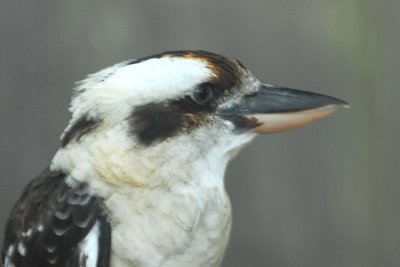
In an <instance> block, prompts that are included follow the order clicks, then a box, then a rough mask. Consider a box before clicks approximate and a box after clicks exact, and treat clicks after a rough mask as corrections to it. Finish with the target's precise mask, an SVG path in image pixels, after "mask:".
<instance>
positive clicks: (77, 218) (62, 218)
mask: <svg viewBox="0 0 400 267" xmlns="http://www.w3.org/2000/svg"><path fill="white" fill-rule="evenodd" d="M65 179H66V175H65V174H64V173H62V172H52V171H50V170H49V169H46V170H44V171H43V172H42V173H41V174H40V175H39V176H38V177H37V178H35V179H34V180H32V181H31V182H30V183H29V184H28V185H27V186H26V188H25V190H24V192H23V193H22V196H21V197H20V199H19V200H18V202H17V203H16V204H15V206H14V208H13V209H12V211H11V215H10V218H9V220H8V222H7V226H6V231H5V243H4V245H3V250H2V260H3V262H4V266H43V267H45V266H49V267H50V266H71V267H72V266H87V267H89V266H93V267H106V266H108V262H109V258H110V245H111V243H110V242H111V229H110V225H109V222H108V219H107V215H106V213H105V211H104V210H103V207H102V204H101V200H100V199H99V198H97V197H95V196H93V195H91V194H90V193H89V192H88V188H87V185H86V184H84V183H77V184H76V185H74V186H70V185H67V184H66V182H65Z"/></svg>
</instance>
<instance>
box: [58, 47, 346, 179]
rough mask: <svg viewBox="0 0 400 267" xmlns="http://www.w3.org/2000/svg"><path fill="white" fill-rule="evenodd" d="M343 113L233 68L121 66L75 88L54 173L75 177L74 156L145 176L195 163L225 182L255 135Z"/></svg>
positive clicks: (152, 63) (168, 62) (214, 64)
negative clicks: (101, 159)
mask: <svg viewBox="0 0 400 267" xmlns="http://www.w3.org/2000/svg"><path fill="white" fill-rule="evenodd" d="M346 105H347V104H346V102H344V101H342V100H339V99H337V98H333V97H329V96H324V95H320V94H316V93H311V92H306V91H300V90H294V89H288V88H283V87H277V86H273V85H269V84H264V83H261V82H260V81H258V80H257V79H256V78H255V77H254V76H253V75H252V74H251V73H250V71H248V70H247V69H246V68H245V67H244V66H243V65H242V64H241V63H240V62H239V61H238V60H234V59H229V58H226V57H223V56H220V55H217V54H213V53H209V52H204V51H174V52H165V53H162V54H158V55H154V56H150V57H146V58H142V59H137V60H132V61H127V62H122V63H120V64H117V65H114V66H112V67H110V68H107V69H105V70H102V71H100V72H98V73H95V74H93V75H90V76H89V77H88V78H87V79H86V80H84V81H82V82H81V83H80V84H79V86H78V87H77V88H76V89H75V91H74V95H73V99H72V103H71V107H70V111H71V112H72V118H71V121H70V123H69V125H68V127H67V128H66V130H65V131H64V133H63V135H62V148H61V149H60V151H59V152H58V153H57V155H56V157H55V159H54V160H53V165H52V166H53V168H57V167H58V168H64V169H67V170H69V171H73V170H74V169H76V167H77V165H79V164H83V163H82V161H83V160H82V159H80V160H77V159H76V155H78V154H79V155H83V154H86V155H87V157H88V158H91V159H90V160H89V159H88V161H94V160H93V158H96V156H93V155H94V154H96V153H101V154H103V156H104V160H108V161H112V160H111V159H112V158H113V157H114V156H115V160H114V161H113V162H114V163H115V162H116V161H117V155H119V156H118V157H119V160H118V161H119V164H121V163H120V162H121V160H122V158H123V159H124V160H123V161H126V162H125V163H124V164H127V165H130V166H131V167H132V166H133V165H135V164H136V163H137V162H140V166H141V168H144V167H145V166H147V167H146V168H145V169H147V172H146V175H147V176H148V175H150V174H153V175H155V176H157V175H156V174H155V173H156V172H157V171H156V170H155V169H158V170H159V169H160V168H161V169H162V168H163V167H164V166H172V167H171V168H177V169H182V168H181V167H182V166H185V165H186V164H191V165H195V164H193V162H203V164H201V165H202V166H201V167H199V168H203V169H204V168H206V169H209V171H210V172H214V173H215V172H216V173H219V174H221V175H222V176H223V171H224V168H225V167H224V166H225V165H226V163H227V162H228V160H229V159H230V158H231V157H232V156H233V155H234V154H235V152H236V151H237V150H238V148H240V147H241V146H242V145H244V144H245V143H247V142H249V141H250V140H251V139H252V138H253V137H254V136H256V135H257V134H260V133H274V132H279V131H284V130H288V129H291V128H295V127H299V126H301V125H304V124H307V123H310V122H312V121H315V120H317V119H320V118H322V117H324V116H326V115H328V114H330V113H332V112H333V111H335V110H337V109H338V108H340V107H343V106H346ZM78 150H79V152H78ZM97 150H98V151H100V152H95V151H97ZM121 155H123V157H122V156H121ZM74 158H75V159H74ZM97 160H98V159H97ZM131 161H135V162H136V163H132V162H131ZM71 162H75V163H74V164H72V163H71ZM127 162H128V163H127ZM129 162H130V163H129ZM216 162H218V163H216ZM98 163H99V161H96V164H97V165H98ZM196 164H197V163H196ZM199 164H200V163H199ZM86 165H87V164H86ZM89 165H93V164H89ZM214 165H215V167H213V166H214ZM218 166H222V167H218ZM135 168H136V169H137V168H138V167H137V166H136V167H135ZM81 169H82V168H81ZM86 169H91V167H90V166H88V167H87V168H86ZM92 169H93V168H92ZM127 171H128V170H127ZM131 171H133V170H131ZM134 172H135V173H137V172H138V170H134ZM82 175H83V174H81V176H82ZM92 175H93V174H92ZM97 175H98V173H97ZM108 175H109V174H108ZM221 175H219V176H221Z"/></svg>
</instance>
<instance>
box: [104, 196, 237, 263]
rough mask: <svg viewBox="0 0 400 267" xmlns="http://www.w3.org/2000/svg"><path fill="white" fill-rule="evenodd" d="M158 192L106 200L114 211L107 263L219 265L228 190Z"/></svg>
mask: <svg viewBox="0 0 400 267" xmlns="http://www.w3.org/2000/svg"><path fill="white" fill-rule="evenodd" d="M156 191H157V192H155V190H154V189H153V190H151V192H148V191H146V190H135V192H132V194H117V193H116V194H113V195H112V196H111V197H110V198H108V199H107V200H106V201H105V205H106V207H107V209H108V210H109V211H111V212H110V214H112V215H110V216H111V218H110V219H111V227H112V257H111V267H124V266H130V267H132V266H135V267H136V266H137V267H153V266H154V267H156V266H157V267H159V266H163V267H172V266H174V267H179V266H191V267H196V266H199V267H200V266H203V267H205V266H210V267H213V266H219V263H220V261H221V260H222V258H223V254H224V251H225V248H226V245H227V243H228V239H229V231H230V222H231V211H230V204H229V199H228V197H227V195H226V193H225V192H224V191H223V192H220V191H219V190H218V189H217V188H215V189H210V190H204V191H202V190H195V191H191V190H185V191H183V192H180V193H176V192H174V193H173V192H170V191H165V190H156Z"/></svg>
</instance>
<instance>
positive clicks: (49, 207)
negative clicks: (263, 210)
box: [1, 51, 346, 267]
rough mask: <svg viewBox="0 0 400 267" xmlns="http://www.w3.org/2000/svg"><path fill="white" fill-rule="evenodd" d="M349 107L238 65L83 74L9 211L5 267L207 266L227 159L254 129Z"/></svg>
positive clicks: (162, 61) (186, 63)
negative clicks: (56, 143) (54, 147)
mask: <svg viewBox="0 0 400 267" xmlns="http://www.w3.org/2000/svg"><path fill="white" fill-rule="evenodd" d="M343 106H346V102H344V101H342V100H339V99H336V98H333V97H329V96H324V95H320V94H315V93H310V92H306V91H300V90H294V89H288V88H283V87H277V86H273V85H269V84H264V83H261V82H260V81H258V80H257V79H256V78H255V77H254V76H253V75H252V74H251V73H250V72H249V71H248V70H247V69H246V68H245V67H244V66H243V65H242V64H241V63H240V62H239V61H238V60H235V59H229V58H226V57H223V56H220V55H217V54H213V53H209V52H205V51H173V52H165V53H161V54H157V55H153V56H149V57H145V58H141V59H136V60H131V61H126V62H122V63H119V64H116V65H114V66H112V67H109V68H106V69H104V70H102V71H100V72H98V73H95V74H93V75H90V76H88V78H87V79H85V80H84V81H82V82H80V83H79V84H78V86H77V87H76V88H75V90H74V93H73V98H72V102H71V105H70V112H71V113H72V117H71V120H70V122H69V124H68V126H67V128H66V129H65V131H64V132H63V134H62V136H61V147H60V149H59V150H58V151H57V153H56V154H55V156H54V158H53V160H52V162H51V164H50V166H49V167H48V168H46V169H45V170H44V171H43V172H42V173H41V174H40V175H39V176H38V177H36V178H35V179H33V180H32V181H31V182H30V183H29V184H28V185H27V186H26V188H25V190H24V191H23V193H22V195H21V197H20V198H19V200H18V201H17V203H16V204H15V206H14V207H13V209H12V211H11V214H10V217H9V219H8V222H7V226H6V230H5V239H4V243H3V248H2V254H1V264H2V265H3V266H4V267H55V266H56V267H66V266H69V267H74V266H80V267H207V266H209V267H216V266H219V265H220V263H221V261H222V258H223V255H224V251H225V248H226V246H227V243H228V240H229V232H230V227H231V207H230V203H229V198H228V196H227V193H226V191H225V188H224V172H225V169H226V166H227V163H228V162H229V160H230V159H231V158H232V157H233V156H234V155H235V154H236V153H237V152H238V150H239V149H240V148H241V147H242V146H243V145H244V144H246V143H248V142H249V141H250V140H252V139H253V138H254V137H255V136H256V134H257V133H273V132H279V131H284V130H288V129H290V128H295V127H298V126H301V125H303V124H306V123H309V122H312V121H315V120H317V119H319V118H321V117H323V116H325V115H327V114H329V113H331V112H333V111H335V110H337V109H338V108H340V107H343Z"/></svg>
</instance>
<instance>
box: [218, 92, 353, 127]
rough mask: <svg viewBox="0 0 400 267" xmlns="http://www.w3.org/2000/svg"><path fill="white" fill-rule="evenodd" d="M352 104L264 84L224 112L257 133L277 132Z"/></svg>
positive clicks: (306, 122) (241, 125) (238, 123)
mask: <svg viewBox="0 0 400 267" xmlns="http://www.w3.org/2000/svg"><path fill="white" fill-rule="evenodd" d="M341 107H348V104H347V103H346V102H345V101H343V100H340V99H337V98H334V97H330V96H326V95H321V94H316V93H311V92H306V91H301V90H295V89H289V88H283V87H277V86H272V85H268V84H263V85H261V86H259V88H258V91H257V92H255V93H253V94H251V95H246V96H244V97H243V98H242V99H241V100H240V101H239V103H237V104H236V105H234V106H232V107H230V108H228V109H225V110H221V115H222V116H223V117H225V118H227V119H229V120H231V121H233V122H234V123H235V124H236V125H238V126H240V127H241V128H247V129H251V130H252V131H254V132H256V133H275V132H281V131H286V130H289V129H292V128H297V127H300V126H302V125H304V124H308V123H311V122H313V121H316V120H318V119H320V118H322V117H325V116H326V115H329V114H330V113H332V112H334V111H336V110H337V109H339V108H341Z"/></svg>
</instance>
